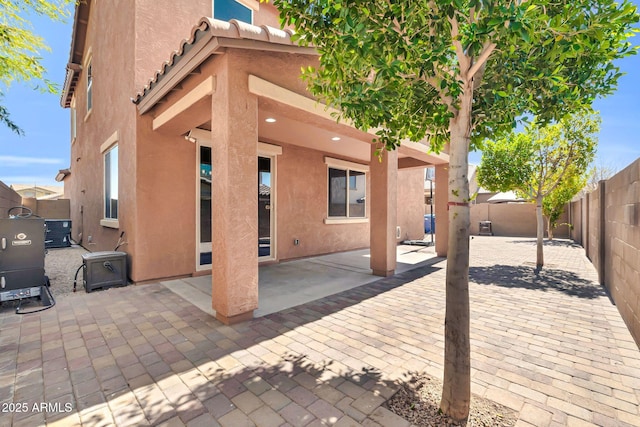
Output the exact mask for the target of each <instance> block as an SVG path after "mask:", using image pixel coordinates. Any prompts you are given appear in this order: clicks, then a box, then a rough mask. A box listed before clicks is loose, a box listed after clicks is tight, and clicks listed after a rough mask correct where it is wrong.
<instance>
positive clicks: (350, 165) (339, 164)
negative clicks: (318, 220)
mask: <svg viewBox="0 0 640 427" xmlns="http://www.w3.org/2000/svg"><path fill="white" fill-rule="evenodd" d="M324 162H325V164H326V165H327V180H326V182H327V195H326V198H325V199H326V200H327V205H326V206H327V214H326V217H325V219H324V223H325V224H357V223H366V222H369V218H368V216H367V215H368V213H369V209H367V198H365V207H364V217H350V216H349V185H350V182H349V181H350V173H349V172H351V171H354V172H361V173H364V179H365V186H366V185H367V184H366V182H367V180H368V178H369V166H367V165H363V164H360V163H355V162H350V161H347V160H341V159H334V158H332V157H325V158H324ZM329 169H339V170H343V171H346V172H347V177H346V179H347V182H346V185H347V188H346V191H347V206H346V208H347V209H346V210H347V216H329V185H328V183H329V179H328V177H329ZM366 193H367V189H366V187H365V196H366Z"/></svg>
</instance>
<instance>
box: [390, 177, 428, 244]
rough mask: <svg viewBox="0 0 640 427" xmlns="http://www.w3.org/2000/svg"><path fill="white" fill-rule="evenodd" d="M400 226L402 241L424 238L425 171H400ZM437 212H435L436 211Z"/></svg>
mask: <svg viewBox="0 0 640 427" xmlns="http://www.w3.org/2000/svg"><path fill="white" fill-rule="evenodd" d="M397 194H398V226H400V238H399V239H398V241H400V240H422V238H424V213H423V211H424V206H425V205H424V169H401V170H399V171H398V192H397ZM434 212H435V211H434Z"/></svg>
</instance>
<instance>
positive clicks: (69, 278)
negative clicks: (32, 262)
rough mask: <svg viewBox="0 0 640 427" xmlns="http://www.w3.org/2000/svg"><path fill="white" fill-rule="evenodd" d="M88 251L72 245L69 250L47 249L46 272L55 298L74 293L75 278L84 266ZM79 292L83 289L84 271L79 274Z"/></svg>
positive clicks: (45, 258)
mask: <svg viewBox="0 0 640 427" xmlns="http://www.w3.org/2000/svg"><path fill="white" fill-rule="evenodd" d="M87 252H89V251H87V250H86V249H84V248H83V247H81V246H77V245H72V246H71V247H69V248H52V249H47V254H46V255H45V257H44V271H45V274H46V275H47V276H49V281H50V282H51V288H50V290H51V293H52V294H53V297H54V298H56V299H57V298H60V297H63V296H66V295H69V294H70V293H72V292H73V277H74V275H75V273H76V270H77V269H78V267H80V266H81V265H82V254H86V253H87ZM77 289H78V291H83V292H84V289H83V288H82V270H80V272H79V273H78V284H77Z"/></svg>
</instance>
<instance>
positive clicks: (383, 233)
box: [369, 144, 398, 277]
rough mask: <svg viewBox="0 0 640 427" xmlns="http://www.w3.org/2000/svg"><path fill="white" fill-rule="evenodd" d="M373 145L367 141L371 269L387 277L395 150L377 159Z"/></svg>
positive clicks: (392, 245) (391, 264)
mask: <svg viewBox="0 0 640 427" xmlns="http://www.w3.org/2000/svg"><path fill="white" fill-rule="evenodd" d="M376 148H377V147H376V145H375V144H371V192H370V194H371V205H370V210H371V212H370V214H369V241H370V246H371V269H372V270H373V274H374V275H376V276H382V277H388V276H392V275H393V274H394V273H395V270H396V254H397V253H396V246H397V239H396V226H397V224H398V219H397V217H398V213H397V189H398V152H397V151H396V150H393V151H386V150H383V151H382V156H381V157H380V158H378V156H377V155H376Z"/></svg>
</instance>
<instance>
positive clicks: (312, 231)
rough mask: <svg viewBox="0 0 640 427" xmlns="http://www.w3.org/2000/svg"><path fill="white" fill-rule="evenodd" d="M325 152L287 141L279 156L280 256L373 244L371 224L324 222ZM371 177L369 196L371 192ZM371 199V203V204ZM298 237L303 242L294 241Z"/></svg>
mask: <svg viewBox="0 0 640 427" xmlns="http://www.w3.org/2000/svg"><path fill="white" fill-rule="evenodd" d="M324 155H325V153H322V152H319V151H315V150H308V149H304V148H301V147H296V146H292V145H283V149H282V155H281V156H279V157H278V171H277V173H278V188H277V204H278V205H277V212H278V220H277V224H278V225H277V230H278V231H277V233H278V258H279V259H280V260H286V259H291V258H300V257H305V256H311V255H315V254H323V253H329V252H335V251H344V250H349V249H356V248H364V247H368V246H369V224H368V223H361V224H324V219H325V218H326V216H327V191H328V190H327V185H328V178H327V165H326V164H325V163H324ZM369 183H370V179H369V178H368V179H367V199H369V197H368V195H369V194H370V191H369V190H370V188H369V187H370V184H369ZM368 205H369V203H367V208H368V207H369V206H368ZM294 239H299V241H300V244H299V245H298V246H295V245H294V242H293V241H294Z"/></svg>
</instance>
